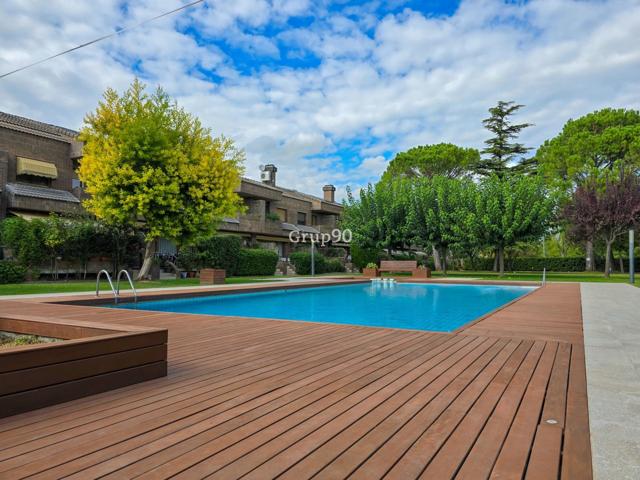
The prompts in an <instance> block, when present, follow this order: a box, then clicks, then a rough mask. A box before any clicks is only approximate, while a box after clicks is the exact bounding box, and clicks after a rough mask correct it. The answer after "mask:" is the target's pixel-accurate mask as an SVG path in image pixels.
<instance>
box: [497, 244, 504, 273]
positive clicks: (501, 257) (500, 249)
mask: <svg viewBox="0 0 640 480" xmlns="http://www.w3.org/2000/svg"><path fill="white" fill-rule="evenodd" d="M497 258H498V268H499V272H500V276H501V277H502V276H503V275H504V247H502V246H501V247H498V255H497Z"/></svg>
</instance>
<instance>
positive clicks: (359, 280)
mask: <svg viewBox="0 0 640 480" xmlns="http://www.w3.org/2000/svg"><path fill="white" fill-rule="evenodd" d="M386 278H392V279H393V280H396V281H397V282H398V283H414V284H433V285H439V284H442V285H458V286H461V285H474V286H483V285H491V286H505V287H509V286H512V287H535V288H532V290H531V291H529V292H527V293H525V294H524V295H521V296H519V297H518V298H514V299H513V300H510V301H509V302H507V303H505V304H503V305H500V306H499V307H496V308H494V309H493V310H490V311H489V312H486V313H484V314H482V315H481V316H479V317H476V318H474V319H473V320H470V321H469V322H466V323H464V324H463V325H461V326H459V327H457V328H455V329H454V330H450V331H442V330H426V329H415V328H397V327H387V326H377V325H358V326H360V327H363V328H382V329H389V330H403V331H408V332H432V333H441V334H445V335H453V334H456V333H460V332H462V331H464V330H465V329H467V328H469V327H471V326H473V325H474V324H476V323H478V322H480V321H482V320H484V319H486V318H487V317H489V316H491V315H494V314H495V313H497V312H499V311H500V310H503V309H505V308H507V307H509V306H511V305H513V304H514V303H516V302H518V301H520V300H522V299H524V298H526V297H527V296H529V295H531V294H532V293H534V292H536V291H538V290H539V288H541V285H540V284H539V283H538V282H530V281H523V282H511V281H496V280H487V281H485V280H476V281H469V282H460V281H457V280H451V281H446V279H440V278H437V279H431V278H430V279H416V278H413V277H386ZM372 280H373V279H371V278H368V277H346V278H345V277H332V278H326V277H325V278H323V279H318V280H316V281H309V280H306V281H301V282H278V283H268V284H260V283H255V284H241V285H229V286H226V285H222V286H218V287H217V288H215V287H214V288H210V289H202V288H198V289H194V290H187V289H184V290H181V291H176V290H174V291H166V292H164V291H153V292H141V293H142V294H141V293H138V299H139V300H140V299H141V298H142V299H143V300H141V301H145V302H147V301H149V302H152V301H161V300H171V299H181V298H197V297H209V296H220V295H242V294H249V293H260V292H269V291H275V290H298V289H304V288H319V287H333V286H340V285H357V284H364V283H371V281H372ZM221 287H224V288H221ZM78 297H81V298H75V297H66V298H64V297H63V298H62V299H60V300H59V301H45V300H48V299H49V297H40V299H41V300H43V303H51V304H57V305H77V306H86V307H96V308H104V306H105V305H110V306H111V305H113V298H111V297H95V295H92V294H84V295H82V296H78ZM122 303H126V304H131V303H134V298H133V296H127V297H123V298H122V299H121V301H119V304H122ZM135 310H136V311H145V312H158V310H146V309H144V308H140V309H135ZM163 313H172V312H163ZM180 313H181V314H183V315H210V316H212V317H216V318H249V319H251V318H254V319H260V320H270V321H280V322H305V323H312V324H332V325H352V326H353V325H355V324H350V323H334V322H322V321H314V320H300V319H290V318H272V317H252V316H246V315H218V314H215V315H213V314H202V313H189V312H180Z"/></svg>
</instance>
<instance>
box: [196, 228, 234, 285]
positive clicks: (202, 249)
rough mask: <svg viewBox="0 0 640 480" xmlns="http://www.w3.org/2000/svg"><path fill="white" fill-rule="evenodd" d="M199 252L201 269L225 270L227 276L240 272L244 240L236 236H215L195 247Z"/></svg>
mask: <svg viewBox="0 0 640 480" xmlns="http://www.w3.org/2000/svg"><path fill="white" fill-rule="evenodd" d="M195 248H196V250H197V251H198V252H199V259H200V262H199V263H200V265H199V267H200V268H223V269H225V270H226V271H227V275H234V274H235V272H236V271H237V270H238V261H239V258H240V249H241V248H242V239H241V238H240V237H238V236H235V235H215V236H213V237H210V238H207V239H206V240H201V241H200V242H198V243H197V244H196V246H195Z"/></svg>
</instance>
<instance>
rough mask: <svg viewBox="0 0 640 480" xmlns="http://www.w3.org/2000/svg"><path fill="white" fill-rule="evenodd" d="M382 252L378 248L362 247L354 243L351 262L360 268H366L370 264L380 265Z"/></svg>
mask: <svg viewBox="0 0 640 480" xmlns="http://www.w3.org/2000/svg"><path fill="white" fill-rule="evenodd" d="M379 259H380V251H379V250H378V249H377V248H369V247H360V246H358V244H356V243H354V244H352V245H351V261H352V262H353V264H354V265H355V266H356V267H358V268H364V267H365V266H366V265H367V264H368V263H378V260H379Z"/></svg>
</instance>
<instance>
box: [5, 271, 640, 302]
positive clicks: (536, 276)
mask: <svg viewBox="0 0 640 480" xmlns="http://www.w3.org/2000/svg"><path fill="white" fill-rule="evenodd" d="M353 275H354V274H351V273H333V274H331V273H327V274H321V275H317V276H318V277H322V276H353ZM407 275H408V274H407ZM302 276H304V277H309V276H310V275H302ZM433 277H434V278H445V277H444V276H443V275H442V273H440V272H433ZM282 278H283V277H230V278H227V280H226V283H227V284H229V285H233V284H239V283H254V282H268V281H277V280H280V279H282ZM294 278H295V277H294ZM446 278H481V279H489V280H507V281H509V280H514V281H518V280H521V281H534V282H539V281H541V280H542V274H540V273H533V272H509V273H505V275H504V276H503V277H500V276H499V275H498V274H497V273H493V272H467V271H464V272H458V271H451V272H447V275H446ZM547 280H548V281H550V282H613V283H626V282H628V281H629V276H628V275H626V274H620V273H614V274H612V275H611V277H609V278H606V277H605V276H604V274H602V273H586V272H584V273H582V272H578V273H576V272H570V273H548V274H547ZM199 284H200V280H199V279H197V278H185V279H181V280H173V279H171V280H159V281H144V282H136V283H135V285H136V288H137V289H144V288H167V287H189V286H192V285H199ZM635 285H636V286H638V287H640V275H636V283H635ZM95 288H96V283H95V281H94V280H87V281H80V280H69V281H57V282H26V283H18V284H8V285H0V296H1V295H28V294H37V293H67V292H90V291H93V290H95ZM105 288H108V285H106V283H105V282H104V281H103V282H102V286H101V289H102V290H104V289H105ZM123 288H126V286H125V287H123Z"/></svg>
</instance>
